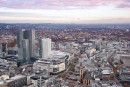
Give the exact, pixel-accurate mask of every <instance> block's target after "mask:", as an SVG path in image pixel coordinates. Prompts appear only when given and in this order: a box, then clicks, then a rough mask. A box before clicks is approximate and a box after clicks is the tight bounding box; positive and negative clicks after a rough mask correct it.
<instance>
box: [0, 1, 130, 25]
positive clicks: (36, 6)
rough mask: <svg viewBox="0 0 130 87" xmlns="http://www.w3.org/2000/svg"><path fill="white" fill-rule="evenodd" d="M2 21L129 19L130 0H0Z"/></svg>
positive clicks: (89, 21)
mask: <svg viewBox="0 0 130 87" xmlns="http://www.w3.org/2000/svg"><path fill="white" fill-rule="evenodd" d="M0 23H81V24H82V23H83V24H85V23H130V0H0Z"/></svg>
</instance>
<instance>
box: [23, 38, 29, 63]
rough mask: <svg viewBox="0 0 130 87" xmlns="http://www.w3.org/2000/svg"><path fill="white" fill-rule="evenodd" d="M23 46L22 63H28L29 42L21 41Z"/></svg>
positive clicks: (26, 40)
mask: <svg viewBox="0 0 130 87" xmlns="http://www.w3.org/2000/svg"><path fill="white" fill-rule="evenodd" d="M22 45H23V61H24V62H29V61H30V55H29V40H28V39H23V40H22Z"/></svg>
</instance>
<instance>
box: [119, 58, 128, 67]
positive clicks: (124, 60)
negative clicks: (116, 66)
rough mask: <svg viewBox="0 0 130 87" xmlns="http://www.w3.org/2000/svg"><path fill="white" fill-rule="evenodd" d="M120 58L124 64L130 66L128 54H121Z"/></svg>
mask: <svg viewBox="0 0 130 87" xmlns="http://www.w3.org/2000/svg"><path fill="white" fill-rule="evenodd" d="M120 59H121V61H122V62H123V64H124V65H125V66H130V56H121V57H120Z"/></svg>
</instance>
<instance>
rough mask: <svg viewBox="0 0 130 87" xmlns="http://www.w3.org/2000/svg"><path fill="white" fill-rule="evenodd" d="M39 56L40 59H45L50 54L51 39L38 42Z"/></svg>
mask: <svg viewBox="0 0 130 87" xmlns="http://www.w3.org/2000/svg"><path fill="white" fill-rule="evenodd" d="M39 46H40V47H39V48H40V52H39V54H40V56H41V58H47V57H48V56H49V55H50V54H51V39H49V38H44V39H41V40H40V41H39Z"/></svg>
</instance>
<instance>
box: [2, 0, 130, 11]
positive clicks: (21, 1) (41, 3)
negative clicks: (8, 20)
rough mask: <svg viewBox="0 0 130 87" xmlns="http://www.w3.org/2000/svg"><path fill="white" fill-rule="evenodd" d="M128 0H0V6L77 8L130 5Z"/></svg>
mask: <svg viewBox="0 0 130 87" xmlns="http://www.w3.org/2000/svg"><path fill="white" fill-rule="evenodd" d="M128 3H130V0H0V7H7V8H15V9H75V8H76V9H77V8H88V7H96V6H101V5H114V6H115V7H120V8H124V7H130V4H128Z"/></svg>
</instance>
